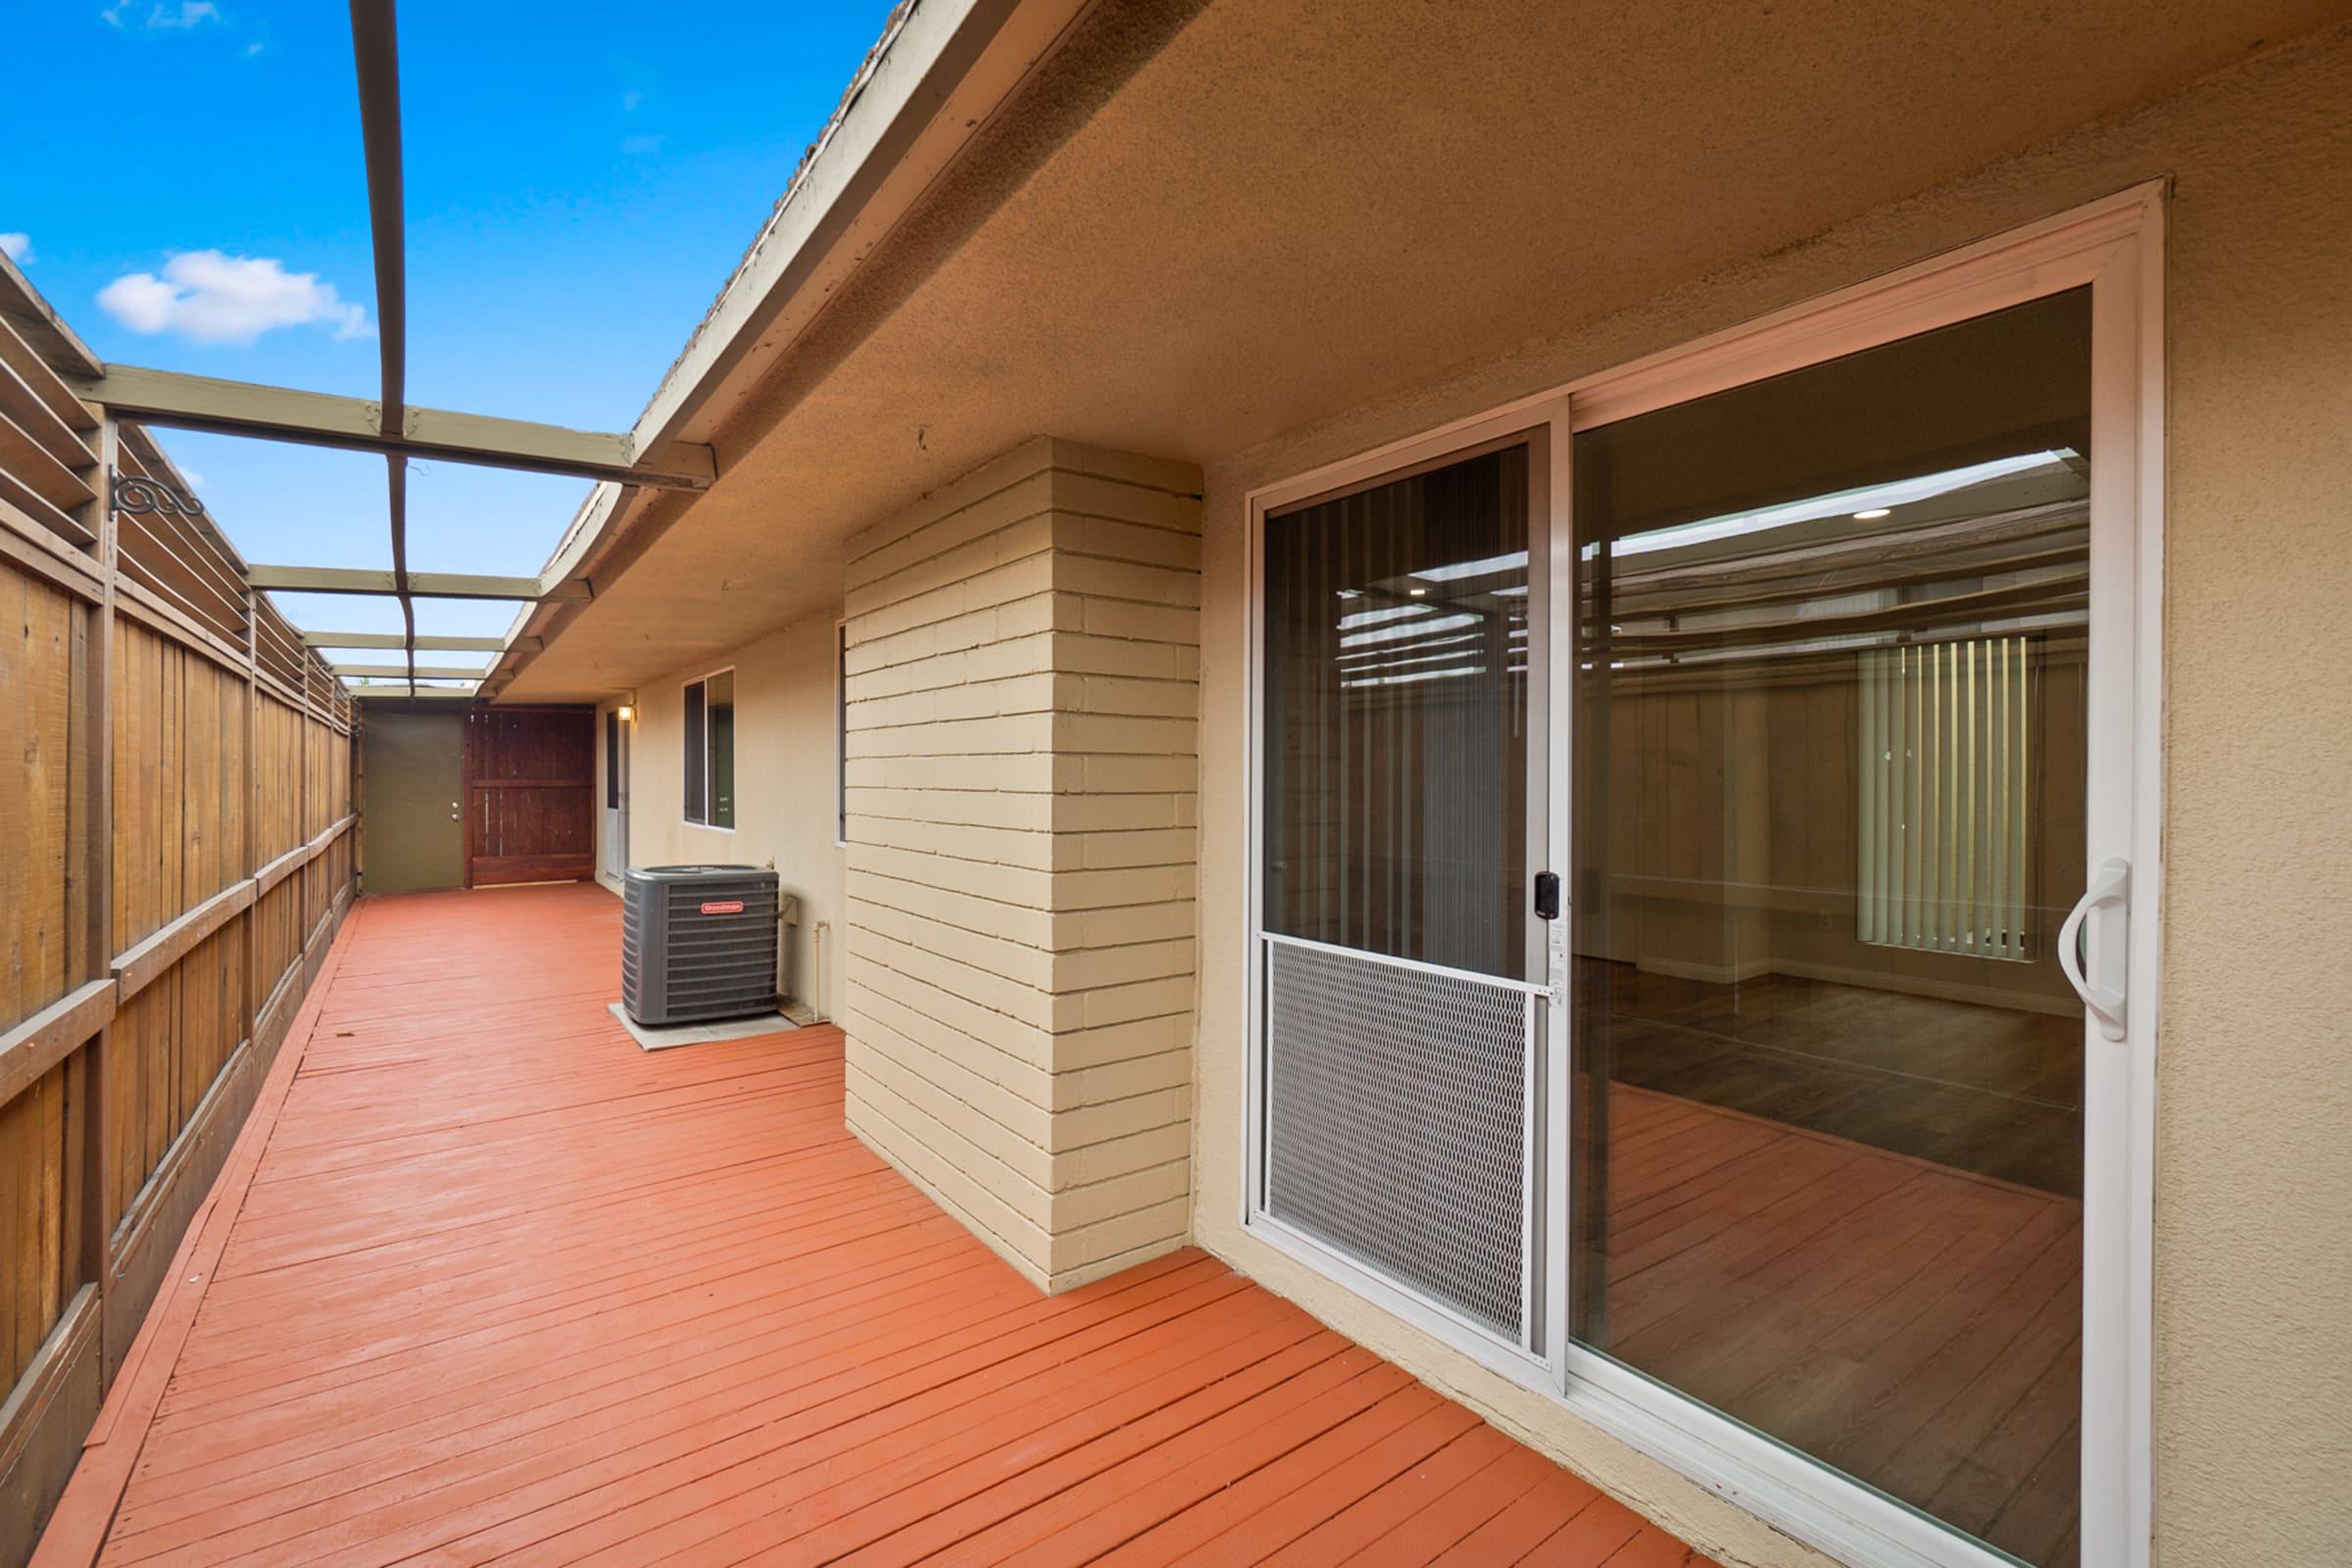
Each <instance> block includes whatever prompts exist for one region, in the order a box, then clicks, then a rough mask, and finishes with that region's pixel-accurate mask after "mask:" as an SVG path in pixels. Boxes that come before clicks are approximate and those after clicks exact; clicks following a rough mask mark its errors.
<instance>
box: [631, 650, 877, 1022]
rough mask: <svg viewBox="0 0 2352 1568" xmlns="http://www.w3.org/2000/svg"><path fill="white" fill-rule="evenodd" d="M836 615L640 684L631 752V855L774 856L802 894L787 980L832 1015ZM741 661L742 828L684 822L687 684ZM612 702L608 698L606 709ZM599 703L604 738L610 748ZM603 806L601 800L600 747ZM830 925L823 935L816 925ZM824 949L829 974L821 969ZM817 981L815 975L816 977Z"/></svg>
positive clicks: (836, 872) (836, 982)
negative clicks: (682, 746) (681, 748)
mask: <svg viewBox="0 0 2352 1568" xmlns="http://www.w3.org/2000/svg"><path fill="white" fill-rule="evenodd" d="M835 619H836V617H835V616H834V615H832V614H829V613H828V614H820V615H812V616H810V617H809V618H808V619H806V620H800V621H795V622H794V623H793V624H791V625H789V626H786V627H785V628H783V629H782V630H781V631H777V632H773V633H771V634H769V635H768V636H765V637H762V638H760V640H759V641H758V642H755V643H750V644H747V645H746V646H744V647H742V648H739V649H736V650H734V651H732V652H730V653H726V654H721V655H718V656H715V657H713V658H709V659H702V660H697V661H696V662H695V663H694V664H693V665H691V666H690V667H687V668H684V669H678V670H673V671H671V672H670V673H669V674H668V675H665V676H663V677H662V679H661V680H659V681H656V682H654V683H653V684H651V685H648V686H643V687H640V688H638V691H637V702H636V708H637V719H636V733H635V735H634V736H633V737H632V741H631V745H632V748H633V749H632V752H631V755H630V768H629V773H630V795H629V862H630V863H631V864H632V865H674V864H679V863H683V862H689V861H697V860H719V861H740V862H743V863H746V864H751V865H765V864H767V863H768V862H770V861H771V860H772V861H773V862H774V864H775V867H776V872H777V878H778V882H779V885H780V886H781V887H782V889H783V891H784V892H786V893H791V894H797V895H799V897H800V901H801V923H800V925H799V926H798V927H797V928H795V929H794V931H793V932H792V933H791V936H790V945H789V947H788V949H787V953H786V957H785V968H786V974H785V984H786V985H787V986H788V987H790V989H791V990H792V992H793V993H794V995H795V996H796V997H797V998H798V1000H800V1001H802V1002H804V1003H807V1004H809V1005H810V1006H813V1007H815V1008H816V1009H817V1010H818V1011H819V1012H821V1013H824V1014H826V1015H828V1016H831V1015H834V1014H836V1013H838V1012H839V1010H840V1007H841V997H842V983H843V973H844V967H843V964H844V960H843V953H842V940H841V934H842V931H843V925H842V918H841V916H842V853H841V849H840V847H839V846H838V845H837V844H836V843H835V841H834V832H835V823H836V821H837V814H836V810H835V804H834V803H835V788H836V779H835V772H834V760H835V757H836V754H837V750H838V748H837V747H836V744H835V740H834V727H835V722H836V720H835V714H834V700H835V681H834V673H833V662H834V653H833V637H834V623H835ZM729 664H732V665H734V666H735V828H734V831H732V832H728V831H724V830H722V829H718V828H709V827H701V826H697V825H696V824H694V823H691V822H688V821H687V820H685V816H684V812H683V810H682V805H683V801H684V797H685V767H684V762H683V759H682V758H681V755H680V752H679V746H680V743H681V737H682V734H683V728H684V722H685V682H687V681H689V680H692V679H695V678H697V677H699V676H701V675H704V674H706V673H708V672H709V671H711V670H714V669H721V668H724V667H726V666H727V665H729ZM605 706H606V707H610V706H612V705H611V704H607V705H605ZM602 711H603V710H602V709H600V710H599V717H598V719H597V726H598V728H597V745H598V746H599V747H600V748H601V747H602V746H603V745H604V728H603V726H604V719H603V717H602ZM598 766H599V772H598V775H597V790H598V794H597V809H598V811H599V813H600V817H599V819H600V822H601V819H602V817H601V813H602V811H603V809H604V793H603V791H604V775H603V772H602V766H603V754H602V752H601V751H600V752H599V754H598ZM820 926H822V927H824V928H825V929H824V930H823V931H822V932H821V933H820V931H819V929H818V928H819V927H820ZM820 949H821V951H822V967H823V973H822V975H821V976H820V975H819V974H818V955H819V951H820ZM812 982H814V983H812Z"/></svg>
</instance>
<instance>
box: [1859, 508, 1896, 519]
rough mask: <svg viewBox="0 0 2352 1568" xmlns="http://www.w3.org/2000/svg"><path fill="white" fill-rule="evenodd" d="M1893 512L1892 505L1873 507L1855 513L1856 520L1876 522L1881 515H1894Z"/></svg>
mask: <svg viewBox="0 0 2352 1568" xmlns="http://www.w3.org/2000/svg"><path fill="white" fill-rule="evenodd" d="M1892 515H1894V509H1893V508H1892V507H1872V508H1871V509H1870V510H1869V511H1867V512H1857V513H1855V514H1854V520H1855V521H1856V522H1876V521H1878V520H1879V519H1880V518H1881V517H1888V516H1892Z"/></svg>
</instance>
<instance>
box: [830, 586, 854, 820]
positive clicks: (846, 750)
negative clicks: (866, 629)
mask: <svg viewBox="0 0 2352 1568" xmlns="http://www.w3.org/2000/svg"><path fill="white" fill-rule="evenodd" d="M833 842H834V843H836V844H847V843H849V842H850V623H849V622H848V621H846V620H843V621H836V622H834V625H833Z"/></svg>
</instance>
